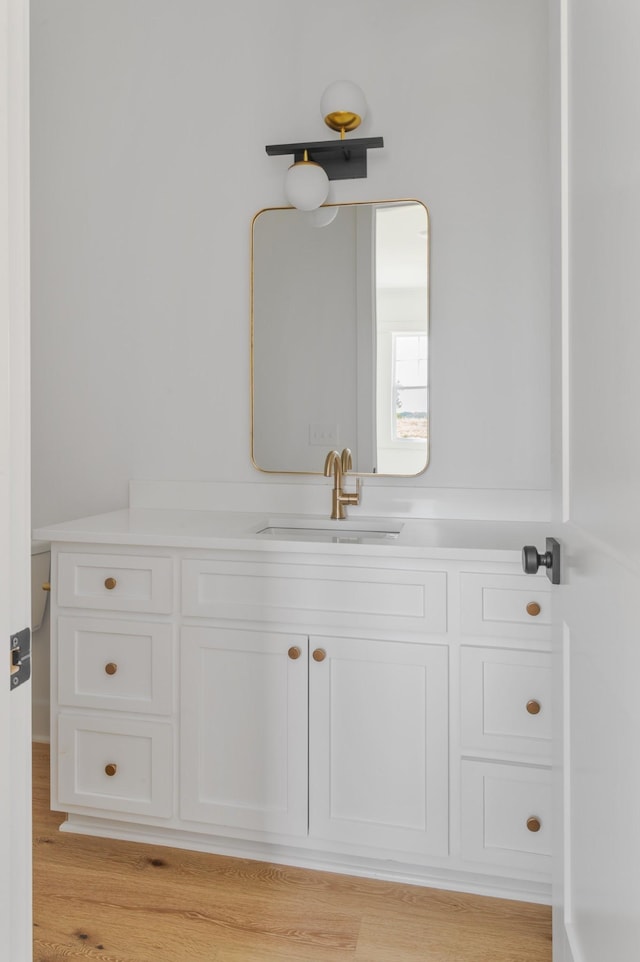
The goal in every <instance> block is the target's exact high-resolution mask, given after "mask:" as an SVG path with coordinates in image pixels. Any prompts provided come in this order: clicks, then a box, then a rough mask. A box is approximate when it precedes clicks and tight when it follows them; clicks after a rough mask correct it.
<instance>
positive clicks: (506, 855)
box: [39, 516, 551, 900]
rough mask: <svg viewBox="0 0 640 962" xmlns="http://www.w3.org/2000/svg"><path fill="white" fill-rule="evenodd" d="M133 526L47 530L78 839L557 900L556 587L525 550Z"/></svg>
mask: <svg viewBox="0 0 640 962" xmlns="http://www.w3.org/2000/svg"><path fill="white" fill-rule="evenodd" d="M105 517H106V518H109V516H105ZM89 520H91V519H89ZM154 523H155V522H154ZM226 523H227V524H229V522H228V519H226ZM130 527H131V525H130V522H129V521H127V529H126V531H123V533H122V536H121V537H115V536H114V535H113V533H112V532H111V533H110V535H109V537H108V538H106V539H105V540H104V541H103V542H101V541H100V539H99V537H97V534H98V531H96V530H95V529H92V530H93V535H94V536H93V538H92V539H91V540H89V536H88V534H84V535H83V537H82V538H77V537H76V538H75V539H74V538H73V537H72V532H74V533H76V535H77V532H78V528H75V529H74V528H73V526H72V527H71V528H70V529H69V530H68V531H66V530H65V529H64V526H60V527H59V528H58V529H53V528H52V529H41V531H40V532H39V533H40V534H41V535H46V536H47V537H48V539H49V540H50V541H51V542H52V582H53V585H52V587H53V589H54V590H53V593H52V709H51V710H52V805H53V807H54V808H55V809H57V810H62V811H65V812H67V813H68V818H67V821H66V822H65V823H64V826H63V829H64V830H65V831H77V832H89V833H92V834H97V835H100V834H105V835H110V836H116V837H122V838H130V839H139V840H142V841H144V840H153V841H155V842H158V841H165V842H166V843H167V844H169V845H175V846H184V847H187V848H190V847H192V848H196V849H200V850H205V851H211V852H220V853H225V854H230V855H241V856H243V857H255V858H262V859H267V860H272V861H280V862H284V863H291V864H301V865H308V866H314V865H316V866H318V867H322V868H326V869H329V870H335V871H345V872H352V873H355V874H370V875H373V876H376V877H386V878H390V879H399V880H405V881H406V880H408V881H413V882H417V883H422V884H433V885H436V886H438V885H440V886H442V887H453V888H460V889H462V890H470V891H477V892H484V893H486V894H494V895H495V894H498V895H505V896H512V897H524V898H535V899H537V900H547V899H548V898H549V895H550V886H549V880H550V864H549V863H550V832H551V829H550V766H551V749H550V745H551V727H550V692H551V662H550V641H551V625H550V617H549V599H550V584H549V582H548V581H547V579H546V578H545V577H544V575H542V574H541V575H539V576H535V577H532V576H527V575H524V574H523V573H522V571H521V568H520V563H519V552H518V553H517V554H516V552H515V551H514V550H510V551H506V550H505V551H500V552H498V551H495V550H493V551H491V552H489V551H487V552H483V551H482V550H478V549H477V548H476V549H474V550H473V551H465V550H463V549H459V548H454V549H446V547H445V548H442V549H440V548H434V547H430V548H429V550H425V551H422V550H408V551H402V550H395V551H387V550H386V549H383V548H378V549H377V550H376V549H375V548H370V547H369V546H368V545H351V544H349V545H342V544H340V543H338V544H328V545H324V544H323V545H319V546H316V545H309V544H300V543H297V544H289V543H286V542H282V543H280V544H277V545H275V546H274V545H273V544H272V543H271V544H268V545H267V546H266V547H265V546H264V545H263V544H260V543H259V542H257V541H256V539H255V537H253V538H250V539H249V540H248V541H245V542H243V540H242V539H241V538H238V539H231V538H229V537H226V538H225V539H215V538H211V541H210V544H204V545H203V543H202V539H201V540H200V543H199V545H198V546H197V547H196V546H194V544H193V543H191V539H190V538H189V537H188V536H183V534H182V523H181V525H180V526H176V527H175V528H174V529H173V530H172V532H171V536H170V537H169V536H167V537H166V539H165V538H163V537H162V533H161V532H157V533H156V534H155V535H154V537H153V539H151V538H149V537H148V532H145V534H146V535H147V540H146V541H143V542H142V543H137V542H136V540H135V532H132V531H131V530H130ZM61 532H63V533H61ZM56 533H57V534H58V535H59V537H58V538H56V536H55V535H56ZM194 540H195V539H194ZM150 541H153V543H149V542H150Z"/></svg>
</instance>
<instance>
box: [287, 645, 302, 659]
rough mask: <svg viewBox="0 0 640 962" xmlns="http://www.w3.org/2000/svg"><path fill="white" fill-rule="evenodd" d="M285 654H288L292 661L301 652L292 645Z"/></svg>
mask: <svg viewBox="0 0 640 962" xmlns="http://www.w3.org/2000/svg"><path fill="white" fill-rule="evenodd" d="M287 654H288V655H289V658H291V660H292V661H295V660H296V658H299V657H300V655H301V654H302V652H301V651H300V649H299V648H298V646H297V645H292V646H291V648H289V651H288V652H287Z"/></svg>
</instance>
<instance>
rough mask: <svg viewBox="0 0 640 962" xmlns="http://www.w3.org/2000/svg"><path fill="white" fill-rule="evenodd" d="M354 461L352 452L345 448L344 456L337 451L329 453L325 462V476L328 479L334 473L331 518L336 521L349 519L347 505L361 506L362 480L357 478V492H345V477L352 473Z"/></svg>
mask: <svg viewBox="0 0 640 962" xmlns="http://www.w3.org/2000/svg"><path fill="white" fill-rule="evenodd" d="M352 467H353V461H352V457H351V451H350V450H349V448H345V449H344V450H343V452H342V454H338V452H337V451H329V453H328V455H327V458H326V460H325V462H324V474H325V477H326V478H330V477H331V473H332V472H333V491H332V493H331V495H332V496H331V517H332V518H333V519H334V520H340V521H341V520H343V519H344V518H346V517H347V512H346V511H345V506H346V505H347V504H360V478H356V490H355V491H343V490H342V479H343V476H344V475H345V474H346V473H347V472H348V471H351V469H352Z"/></svg>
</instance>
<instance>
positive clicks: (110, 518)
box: [33, 508, 552, 563]
mask: <svg viewBox="0 0 640 962" xmlns="http://www.w3.org/2000/svg"><path fill="white" fill-rule="evenodd" d="M303 524H304V525H307V524H308V525H309V526H310V527H311V528H313V526H314V525H318V526H321V527H323V528H324V530H323V531H322V533H321V534H318V533H317V531H316V532H314V531H313V530H312V531H311V533H309V532H304V531H299V530H295V528H294V530H293V531H292V532H290V533H289V535H287V534H286V533H278V534H277V537H273V536H269V535H265V534H259V533H258V532H259V531H260V530H261V529H263V528H265V527H268V526H274V525H279V526H281V527H287V526H289V525H292V526H295V525H303ZM400 527H401V530H400V532H399V534H398V535H397V536H396V537H393V536H392V537H389V536H388V535H387V536H385V535H384V531H388V530H389V529H393V528H396V529H397V528H400ZM357 528H363V529H369V530H370V531H380V530H381V529H382V531H383V534H382V535H381V538H380V541H379V542H377V541H370V540H367V541H366V542H365V543H360V542H359V541H358V540H357V539H358V538H359V537H360V535H359V534H358V531H357V530H356V529H357ZM327 529H330V530H327ZM550 534H552V531H551V528H550V525H549V524H547V523H540V522H523V523H515V522H507V521H447V520H422V519H420V520H416V519H406V520H405V519H402V518H388V519H385V518H367V517H362V516H359V515H357V514H356V512H352V513H351V514H350V516H349V518H348V519H347V520H346V521H334V522H331V521H330V520H329V519H328V517H327V516H326V515H325V516H320V515H306V516H301V515H287V514H283V513H278V514H269V513H264V512H261V513H250V512H240V511H194V510H175V509H155V508H123V509H122V510H120V511H112V512H110V513H108V514H100V515H94V516H92V517H88V518H79V519H77V520H74V521H65V522H62V523H61V524H54V525H47V526H44V527H41V528H36V529H35V531H34V532H33V536H34V538H37V539H40V540H44V541H51V542H64V543H81V544H89V543H91V544H104V545H138V546H148V547H154V546H155V547H177V548H197V549H203V550H211V549H235V550H251V551H263V552H274V551H277V552H282V551H286V552H295V553H301V552H304V553H307V554H308V553H309V552H312V553H314V554H323V555H326V554H333V555H334V556H338V557H339V556H340V555H341V554H350V555H357V554H360V555H377V556H384V555H386V556H389V557H393V556H395V557H402V556H404V557H421V558H459V559H464V560H485V561H489V560H495V561H509V562H513V561H517V562H518V563H519V562H520V558H521V551H522V546H523V545H525V544H533V545H536V546H537V547H538V550H539V551H542V550H544V539H545V537H546V536H547V535H550ZM317 537H320V538H322V540H316V538H317ZM365 537H366V538H368V537H369V536H368V535H365ZM330 539H331V540H330ZM337 539H339V540H337Z"/></svg>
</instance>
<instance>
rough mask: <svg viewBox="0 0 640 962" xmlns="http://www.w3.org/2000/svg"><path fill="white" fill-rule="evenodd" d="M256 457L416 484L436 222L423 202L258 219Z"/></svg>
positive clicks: (267, 464)
mask: <svg viewBox="0 0 640 962" xmlns="http://www.w3.org/2000/svg"><path fill="white" fill-rule="evenodd" d="M251 259H252V272H251V415H252V424H251V427H252V430H251V456H252V460H253V463H254V465H255V467H256V468H258V469H259V470H260V471H268V472H277V473H287V474H288V473H296V474H298V473H304V474H309V473H310V474H322V471H323V467H324V460H325V456H326V454H327V452H328V451H330V450H331V449H333V448H335V449H337V450H342V449H343V448H345V447H348V448H350V449H351V452H352V457H353V470H354V472H357V473H358V474H380V475H395V476H397V475H401V476H405V477H406V476H413V475H416V474H420V473H421V472H422V471H424V469H425V468H426V466H427V464H428V460H429V430H428V426H429V406H428V397H429V383H428V369H429V351H428V333H429V214H428V211H427V208H426V207H425V205H424V204H422V203H420V202H419V201H415V200H397V201H385V202H380V203H366V204H365V203H356V204H343V205H328V206H325V207H320V208H319V209H318V210H315V211H299V210H295V209H294V208H289V207H287V208H268V209H266V210H262V211H260V212H259V213H258V214H256V216H255V217H254V219H253V230H252V258H251Z"/></svg>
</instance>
